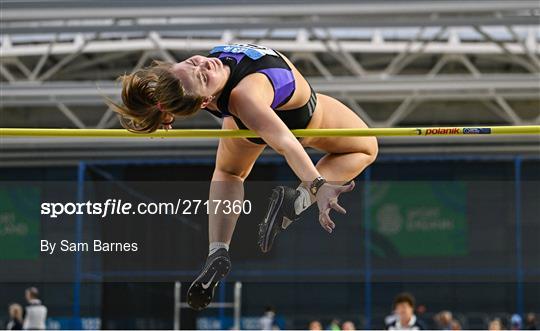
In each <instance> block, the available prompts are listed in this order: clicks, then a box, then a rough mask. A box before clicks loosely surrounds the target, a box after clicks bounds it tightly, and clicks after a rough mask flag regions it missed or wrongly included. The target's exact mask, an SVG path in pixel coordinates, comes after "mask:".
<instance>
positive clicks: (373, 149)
mask: <svg viewBox="0 0 540 331" xmlns="http://www.w3.org/2000/svg"><path fill="white" fill-rule="evenodd" d="M366 154H367V155H368V157H369V158H368V162H369V164H371V163H373V162H375V160H376V159H377V155H378V154H379V143H378V142H377V138H375V137H370V142H369V144H368V148H367V150H366Z"/></svg>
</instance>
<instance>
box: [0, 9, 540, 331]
mask: <svg viewBox="0 0 540 331" xmlns="http://www.w3.org/2000/svg"><path fill="white" fill-rule="evenodd" d="M1 4H2V8H1V16H2V17H1V27H2V31H1V46H0V60H1V63H0V69H1V70H0V79H1V108H0V111H1V113H0V127H3V128H4V127H26V128H119V127H120V125H119V123H118V120H117V118H116V116H115V115H114V113H113V112H112V111H111V110H110V109H108V108H107V106H106V105H105V103H104V98H105V97H110V98H114V99H118V97H119V90H120V89H119V85H118V83H117V82H115V79H116V78H117V77H118V76H119V75H121V74H124V73H126V72H131V71H133V70H135V69H137V68H141V67H143V66H145V65H148V64H149V63H150V62H151V60H152V59H159V60H165V61H181V60H183V59H185V58H187V57H189V56H191V55H194V54H205V52H208V50H209V49H211V48H212V47H213V46H214V45H216V44H220V43H227V42H242V43H255V44H261V45H265V46H268V47H271V48H275V49H277V50H280V51H281V52H282V53H284V54H286V55H287V56H288V57H289V58H290V59H291V61H292V62H293V63H294V64H295V65H296V66H297V67H298V69H299V70H300V71H301V72H302V73H303V74H304V75H305V76H306V78H307V79H308V80H309V82H310V83H311V84H312V86H313V87H314V89H315V90H316V91H318V92H319V93H323V94H328V95H331V96H334V97H335V98H337V99H339V100H340V101H342V102H343V103H345V104H346V105H348V106H349V107H350V108H351V109H353V110H354V111H355V112H357V113H358V114H359V116H360V117H362V118H363V119H364V120H365V121H366V123H367V124H368V125H369V126H370V127H429V126H478V125H489V126H495V125H533V124H534V125H538V124H540V84H539V72H540V60H539V56H540V46H539V41H540V26H539V24H538V19H539V12H540V9H539V7H538V2H537V1H512V2H510V1H491V0H485V1H344V0H339V1H333V2H331V3H329V2H327V1H301V0H288V1H281V0H264V1H261V2H248V1H237V0H231V1H217V0H203V1H178V2H173V1H166V0H156V1H146V2H143V1H138V0H137V1H103V0H94V1H87V0H82V1H59V0H58V1H54V0H47V1H45V0H44V1H27V0H22V1H6V0H1ZM219 127H220V123H219V122H218V121H216V120H215V119H214V118H212V117H211V116H210V115H209V114H206V113H203V112H200V113H199V114H197V115H196V116H195V117H194V118H192V119H190V120H186V121H183V122H180V121H177V122H176V123H175V129H182V128H219ZM0 144H1V155H0V166H1V168H0V180H1V181H2V186H1V187H0V277H1V278H0V281H1V282H0V328H3V327H4V324H5V323H6V322H7V319H8V305H9V304H11V303H13V302H19V303H21V304H24V290H25V289H26V288H28V287H30V286H35V287H37V288H38V289H39V290H40V294H41V297H42V299H43V302H44V304H46V306H47V307H48V310H49V318H48V324H47V326H48V328H51V329H60V328H62V329H69V328H84V329H96V328H105V329H172V328H175V327H181V328H183V329H196V328H199V329H205V328H206V329H208V328H222V329H229V328H232V327H241V328H244V329H256V328H259V319H260V317H261V316H262V315H263V313H264V311H265V309H266V307H267V306H272V307H274V309H275V311H276V319H275V323H276V325H277V326H278V327H279V328H281V329H285V328H286V329H305V328H308V326H309V324H310V322H311V321H314V320H318V321H320V322H321V323H322V325H323V327H324V328H327V327H330V326H331V325H332V322H333V321H334V322H335V323H334V324H337V325H340V324H341V323H342V322H344V321H352V322H353V323H354V324H355V326H356V327H357V328H361V329H372V328H384V325H385V318H386V317H387V316H388V315H390V314H391V311H392V302H393V299H394V297H395V296H396V295H397V294H399V293H401V292H409V293H411V294H413V295H414V296H415V298H416V304H417V312H416V314H417V316H418V317H419V318H421V319H422V320H423V321H424V322H425V323H426V324H427V325H428V326H429V327H430V328H437V327H438V325H437V319H436V317H437V316H438V315H437V314H438V313H439V312H441V311H445V310H448V311H451V312H452V313H453V318H454V319H455V320H456V321H458V322H459V324H460V325H461V327H463V328H466V329H485V328H487V327H488V324H489V322H490V321H492V320H493V319H496V318H499V319H501V321H502V323H503V325H504V327H506V328H510V327H511V326H512V320H513V319H512V315H514V314H517V315H519V316H520V317H521V318H522V320H523V321H522V325H521V327H522V328H525V319H526V316H527V314H529V313H535V314H536V316H538V314H540V240H539V238H540V203H539V202H540V185H539V183H540V141H539V138H538V136H502V137H501V136H489V137H477V136H475V137H436V136H434V137H387V138H379V144H380V152H379V157H378V159H377V161H376V162H375V163H374V164H373V165H372V166H370V167H369V168H368V169H367V170H366V171H365V172H364V173H362V174H361V175H360V176H358V178H356V184H357V187H356V189H355V192H354V194H351V195H350V196H343V205H344V206H345V207H346V208H347V210H348V214H347V215H345V216H342V215H340V216H337V215H336V216H335V218H336V221H337V228H336V231H335V232H334V233H333V234H332V235H328V234H327V233H325V232H324V231H323V230H322V229H321V228H320V226H319V224H318V222H317V218H316V214H315V211H314V210H310V212H309V213H308V214H307V215H306V216H304V217H303V220H302V221H300V222H299V223H298V224H294V225H293V226H291V228H290V231H289V230H288V231H287V232H284V234H283V235H282V236H280V238H279V239H278V242H277V244H276V245H277V246H276V248H275V249H274V250H273V251H272V252H271V253H270V254H267V255H264V254H262V253H260V251H259V249H258V246H257V242H256V240H257V238H256V233H257V224H258V222H259V220H260V218H261V217H262V215H261V214H260V212H264V208H265V207H266V203H267V202H266V201H267V198H268V196H269V194H270V193H269V192H270V189H271V187H272V185H278V184H280V183H294V182H295V180H296V179H295V177H294V174H293V173H292V171H291V170H290V169H289V167H288V166H287V164H286V163H285V161H284V159H283V158H282V157H280V156H279V155H277V154H275V153H273V152H271V151H270V150H269V149H267V150H266V151H265V153H264V154H263V155H262V156H261V158H260V159H259V160H258V162H257V164H256V166H255V167H254V169H253V172H252V173H251V175H250V177H249V178H248V182H252V183H253V187H254V188H253V189H252V191H254V194H253V197H254V198H253V199H254V204H257V206H258V208H257V212H258V213H257V212H256V213H254V214H252V215H251V216H249V217H242V218H241V219H240V221H239V223H238V225H237V229H236V233H235V239H234V240H235V241H236V242H233V245H232V246H231V258H232V260H233V266H234V269H233V272H232V273H231V274H230V275H229V276H228V277H227V281H226V282H225V283H223V284H222V285H220V287H219V288H218V289H217V292H218V294H217V295H216V299H215V302H217V303H219V302H221V303H225V304H222V305H219V304H218V305H216V307H215V308H210V309H207V310H205V311H203V312H200V313H197V312H194V311H192V310H190V309H189V308H186V307H184V306H185V305H184V304H182V303H180V301H181V302H184V301H185V296H184V295H185V292H186V290H187V287H188V286H189V281H190V279H192V278H193V276H195V275H196V273H197V271H198V269H199V268H200V267H201V261H203V260H204V257H205V255H206V249H207V232H206V231H207V225H206V223H205V220H204V217H203V218H200V219H198V218H197V217H181V218H177V217H161V218H160V219H156V216H147V217H142V216H141V217H138V218H137V219H135V220H132V222H130V221H129V220H126V221H122V222H117V223H114V222H109V223H106V222H99V221H96V220H92V219H89V218H87V217H78V216H73V217H68V218H66V219H65V220H64V221H63V223H62V227H61V229H62V230H61V231H62V232H61V233H59V232H58V231H59V230H58V229H59V224H58V223H54V222H49V221H47V222H45V221H43V220H42V219H40V217H39V216H38V217H34V216H28V215H34V214H33V213H32V208H37V207H36V206H38V202H39V201H40V199H44V198H45V197H47V198H49V199H58V200H69V199H72V200H77V201H86V200H85V199H90V198H92V197H94V198H95V197H98V196H99V197H104V196H107V194H108V192H114V194H115V196H119V197H125V199H134V200H137V201H152V200H154V199H156V200H158V199H159V198H160V196H159V194H158V193H156V192H160V191H159V190H156V188H158V187H162V188H163V191H162V194H164V195H165V194H173V193H174V191H175V190H177V192H187V191H191V190H199V189H201V190H203V191H204V189H205V185H207V184H208V181H209V179H210V178H211V175H212V172H213V166H214V158H215V150H216V146H217V140H216V139H113V138H6V137H2V139H1V142H0ZM309 152H310V155H311V156H312V158H313V159H314V160H317V159H318V158H320V157H321V156H322V155H321V154H320V153H319V152H317V151H314V150H310V151H309ZM247 185H248V186H247V187H248V189H249V185H250V184H247ZM257 185H259V186H257ZM149 187H150V188H151V189H149ZM258 187H261V189H260V190H258V189H257V188H258ZM255 191H256V192H255ZM248 192H249V190H248ZM259 195H260V196H259ZM247 198H249V196H247ZM13 222H15V223H17V222H18V223H17V224H15V223H13ZM13 226H17V229H20V228H19V226H21V227H22V228H23V229H24V230H22V231H15V230H13V229H14V228H13ZM111 233H114V234H119V235H120V234H121V235H123V236H126V237H129V236H133V237H137V238H142V239H141V240H143V241H144V242H145V243H148V245H149V247H151V248H150V249H147V250H145V251H144V253H143V254H140V256H138V257H137V260H136V262H135V263H132V262H133V261H123V260H122V259H111V260H109V259H108V258H106V257H105V258H102V257H98V256H82V255H81V254H76V255H75V256H74V258H73V259H71V260H69V261H68V263H66V262H65V261H66V260H61V261H60V260H59V261H56V262H55V261H51V260H47V263H55V270H56V272H57V274H56V273H55V274H54V277H53V276H51V275H50V274H47V273H46V272H44V270H48V269H47V268H46V266H45V265H44V262H43V261H44V260H43V257H42V256H40V254H39V252H38V251H37V248H36V247H34V243H36V242H37V240H36V238H44V237H50V236H60V235H66V236H72V237H73V238H83V237H92V236H99V237H103V238H106V237H107V236H108V235H110V234H111ZM163 247H167V248H168V249H167V250H164V249H163ZM34 248H35V249H34ZM240 286H241V287H240ZM179 295H180V296H179ZM235 312H237V313H239V314H240V315H236V316H235ZM235 317H236V318H235ZM336 321H337V322H336Z"/></svg>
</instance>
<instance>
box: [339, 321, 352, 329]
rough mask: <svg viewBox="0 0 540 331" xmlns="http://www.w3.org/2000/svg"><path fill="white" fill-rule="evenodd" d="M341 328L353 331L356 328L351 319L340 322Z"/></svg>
mask: <svg viewBox="0 0 540 331" xmlns="http://www.w3.org/2000/svg"><path fill="white" fill-rule="evenodd" d="M341 330H343V331H353V330H356V326H355V325H354V323H353V322H351V321H345V322H343V324H341Z"/></svg>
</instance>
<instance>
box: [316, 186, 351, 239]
mask: <svg viewBox="0 0 540 331" xmlns="http://www.w3.org/2000/svg"><path fill="white" fill-rule="evenodd" d="M353 189H354V181H351V182H350V183H349V184H347V185H345V186H343V185H332V184H328V183H325V184H324V185H323V186H321V187H320V188H319V191H318V192H317V196H316V199H317V206H318V207H319V223H321V226H322V227H323V229H325V230H326V231H328V233H332V230H334V228H335V227H336V224H335V223H334V222H333V221H332V220H331V219H330V210H331V209H334V210H335V211H337V212H338V213H341V214H345V213H346V212H347V211H346V210H345V208H343V207H341V206H340V205H339V204H338V197H339V195H340V194H341V193H343V192H350V191H352V190H353Z"/></svg>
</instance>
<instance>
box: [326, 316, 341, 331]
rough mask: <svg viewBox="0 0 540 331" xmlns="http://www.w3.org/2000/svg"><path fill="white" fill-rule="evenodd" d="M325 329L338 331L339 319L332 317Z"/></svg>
mask: <svg viewBox="0 0 540 331" xmlns="http://www.w3.org/2000/svg"><path fill="white" fill-rule="evenodd" d="M327 330H331V331H339V330H341V329H340V328H339V320H337V319H335V318H334V319H333V320H332V321H331V322H330V325H328V328H327Z"/></svg>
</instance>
